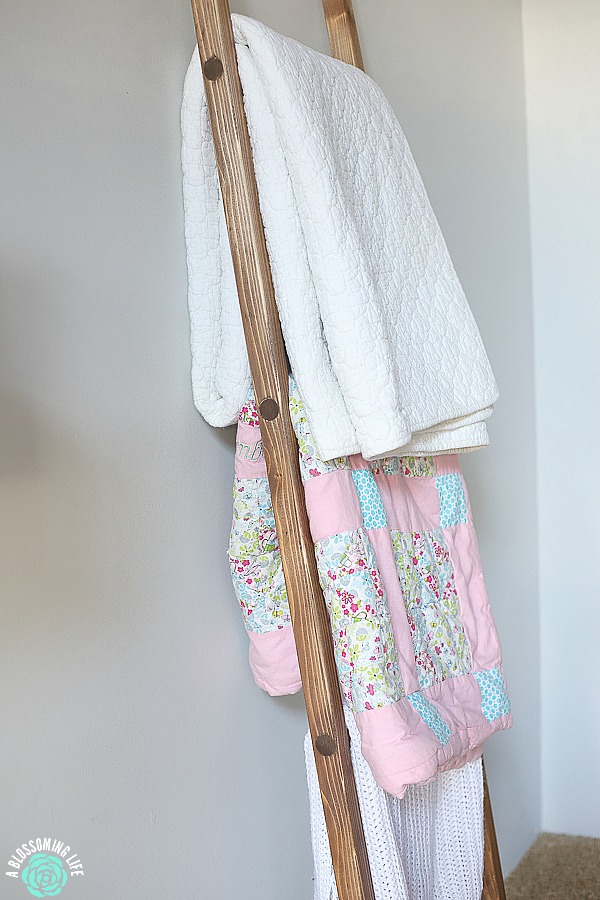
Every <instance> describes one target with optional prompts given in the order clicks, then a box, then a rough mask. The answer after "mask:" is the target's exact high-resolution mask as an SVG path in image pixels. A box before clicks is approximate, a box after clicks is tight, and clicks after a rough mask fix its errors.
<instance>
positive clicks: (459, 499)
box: [435, 473, 467, 528]
mask: <svg viewBox="0 0 600 900" xmlns="http://www.w3.org/2000/svg"><path fill="white" fill-rule="evenodd" d="M435 484H436V487H437V489H438V492H439V495H440V528H450V527H452V525H460V524H461V523H465V522H466V521H467V501H466V498H465V492H464V490H463V483H462V478H461V477H460V475H458V474H457V473H454V474H452V475H439V476H438V477H437V478H436V480H435Z"/></svg>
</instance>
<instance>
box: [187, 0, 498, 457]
mask: <svg viewBox="0 0 600 900" xmlns="http://www.w3.org/2000/svg"><path fill="white" fill-rule="evenodd" d="M233 22H234V31H235V36H236V47H237V54H238V65H239V70H240V78H241V81H242V87H243V91H244V103H245V109H246V115H247V118H248V127H249V131H250V138H251V142H252V150H253V156H254V165H255V170H256V178H257V183H258V189H259V196H260V204H261V211H262V215H263V220H264V225H265V235H266V239H267V246H268V250H269V258H270V262H271V269H272V273H273V282H274V285H275V293H276V298H277V305H278V309H279V314H280V318H281V323H282V328H283V334H284V339H285V343H286V347H287V352H288V356H289V360H290V364H291V367H292V370H293V372H294V375H295V378H296V382H297V384H298V386H299V390H300V393H301V395H302V399H303V402H304V405H305V408H306V411H307V416H308V419H309V423H310V429H311V432H312V434H313V436H314V438H315V441H316V444H317V446H316V451H317V454H318V456H319V457H320V458H321V459H331V458H334V457H337V456H342V455H347V454H352V453H362V454H363V456H365V457H366V458H376V457H381V456H389V455H398V454H401V455H405V454H411V453H422V454H428V453H440V452H445V451H448V452H452V451H454V450H461V449H469V448H474V447H478V446H481V445H483V444H486V443H487V441H488V439H487V431H486V426H485V423H484V420H485V419H486V418H487V417H488V416H489V414H490V412H491V408H492V404H493V402H494V401H495V400H496V398H497V388H496V384H495V381H494V377H493V374H492V371H491V368H490V365H489V362H488V359H487V356H486V353H485V349H484V347H483V344H482V341H481V338H480V335H479V332H478V330H477V326H476V324H475V321H474V319H473V316H472V313H471V311H470V309H469V306H468V303H467V300H466V298H465V296H464V293H463V291H462V288H461V286H460V283H459V281H458V278H457V276H456V273H455V271H454V268H453V266H452V262H451V260H450V256H449V253H448V250H447V248H446V245H445V242H444V239H443V236H442V234H441V231H440V228H439V225H438V223H437V221H436V218H435V216H434V214H433V211H432V209H431V206H430V203H429V200H428V198H427V195H426V192H425V188H424V186H423V183H422V181H421V178H420V176H419V173H418V171H417V168H416V165H415V162H414V160H413V158H412V155H411V153H410V150H409V147H408V144H407V142H406V139H405V137H404V134H403V133H402V129H401V128H400V125H399V123H398V121H397V119H396V117H395V115H394V113H393V111H392V109H391V108H390V106H389V104H388V103H387V101H386V100H385V98H384V97H383V95H382V93H381V91H380V90H379V89H378V88H377V87H376V85H375V84H374V83H373V82H372V81H371V79H370V78H368V76H366V75H365V74H364V73H363V72H361V71H359V70H358V69H355V68H354V67H352V66H348V65H346V64H344V63H341V62H339V61H337V60H333V59H330V58H329V57H326V56H323V55H322V54H320V53H317V52H315V51H314V50H310V49H309V48H307V47H304V46H303V45H301V44H299V43H297V42H296V41H293V40H291V39H289V38H285V37H282V36H281V35H279V34H276V33H274V32H272V31H270V30H269V29H268V28H266V27H265V26H264V25H261V24H260V23H258V22H255V21H253V20H252V19H247V18H245V17H243V16H237V15H234V16H233ZM182 131H183V146H182V161H183V172H184V204H185V229H186V243H187V254H188V272H189V307H190V316H191V327H192V356H193V364H192V382H193V390H194V400H195V403H196V406H197V407H198V409H199V410H200V412H201V413H202V415H203V416H204V417H205V419H206V420H207V421H208V422H209V423H210V424H211V425H215V426H224V425H229V424H232V423H233V422H234V421H235V420H236V417H237V414H238V410H239V408H240V406H241V405H242V402H243V399H244V397H245V396H246V392H247V389H248V386H249V381H250V375H249V369H248V360H247V354H246V348H245V344H244V337H243V331H242V324H241V316H240V312H239V308H238V302H237V295H236V288H235V281H234V275H233V266H232V262H231V254H230V250H229V245H228V241H227V234H226V229H225V222H224V216H223V211H222V204H221V202H220V191H219V183H218V177H217V168H216V162H215V156H214V150H213V145H212V138H211V132H210V125H209V121H208V114H207V109H206V103H205V98H204V90H203V86H202V78H201V74H200V66H199V60H198V54H197V51H196V52H195V53H194V56H193V58H192V62H191V64H190V67H189V70H188V73H187V76H186V81H185V89H184V100H183V108H182Z"/></svg>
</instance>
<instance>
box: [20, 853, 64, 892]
mask: <svg viewBox="0 0 600 900" xmlns="http://www.w3.org/2000/svg"><path fill="white" fill-rule="evenodd" d="M21 878H22V879H23V881H24V883H25V885H26V886H27V890H28V891H29V893H30V894H33V896H34V897H56V895H57V894H60V892H61V891H62V889H63V888H64V886H65V884H66V883H67V872H66V870H65V869H64V867H63V864H62V860H61V859H60V858H59V857H58V856H50V855H49V854H48V853H34V854H33V856H32V857H30V859H29V863H28V865H27V868H26V869H25V870H24V871H23V874H22V875H21Z"/></svg>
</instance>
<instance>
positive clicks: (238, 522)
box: [229, 478, 291, 634]
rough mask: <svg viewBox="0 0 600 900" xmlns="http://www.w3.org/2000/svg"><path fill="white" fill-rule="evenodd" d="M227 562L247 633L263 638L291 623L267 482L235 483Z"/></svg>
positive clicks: (248, 481) (261, 480)
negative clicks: (259, 635)
mask: <svg viewBox="0 0 600 900" xmlns="http://www.w3.org/2000/svg"><path fill="white" fill-rule="evenodd" d="M229 563H230V566H231V574H232V577H233V586H234V589H235V593H236V596H237V598H238V601H239V604H240V607H241V609H242V613H243V615H244V624H245V626H246V629H247V630H248V631H252V632H255V633H257V634H265V633H266V632H269V631H273V629H276V628H283V627H285V626H286V625H291V618H290V608H289V604H288V599H287V592H286V589H285V581H284V579H283V567H282V565H281V554H280V553H279V543H278V541H277V532H276V530H275V516H274V515H273V507H272V504H271V492H270V490H269V483H268V481H267V479H266V478H253V479H250V478H245V479H240V478H236V480H235V485H234V488H233V524H232V528H231V536H230V539H229Z"/></svg>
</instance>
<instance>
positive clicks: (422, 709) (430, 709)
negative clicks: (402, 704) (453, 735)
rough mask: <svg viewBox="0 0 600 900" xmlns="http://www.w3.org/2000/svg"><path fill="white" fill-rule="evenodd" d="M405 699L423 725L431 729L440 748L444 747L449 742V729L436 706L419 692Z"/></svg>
mask: <svg viewBox="0 0 600 900" xmlns="http://www.w3.org/2000/svg"><path fill="white" fill-rule="evenodd" d="M406 699H407V700H408V701H409V703H410V704H411V705H412V706H414V708H415V709H416V711H417V712H418V713H419V715H420V716H421V718H422V719H423V721H424V722H425V724H426V725H427V726H428V727H429V728H431V730H432V731H433V733H434V734H435V736H436V738H437V739H438V741H439V742H440V744H441V745H442V747H445V746H446V744H447V743H448V741H449V740H450V728H449V727H448V725H447V724H446V722H444V720H443V719H442V716H441V714H440V711H439V709H438V708H437V706H436V705H435V704H434V703H432V702H431V700H429V699H428V698H427V697H425V696H424V694H422V693H421V692H420V691H415V693H414V694H409V695H408V696H407V698H406Z"/></svg>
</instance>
